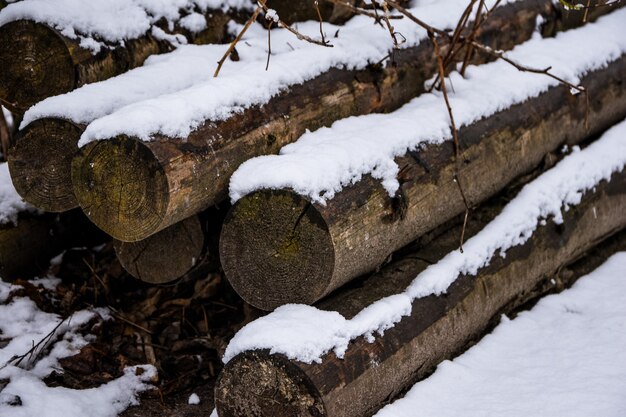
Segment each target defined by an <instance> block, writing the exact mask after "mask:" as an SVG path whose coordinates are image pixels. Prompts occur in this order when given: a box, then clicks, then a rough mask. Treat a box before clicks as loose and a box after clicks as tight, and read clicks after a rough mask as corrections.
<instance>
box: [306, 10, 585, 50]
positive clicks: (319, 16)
mask: <svg viewBox="0 0 626 417" xmlns="http://www.w3.org/2000/svg"><path fill="white" fill-rule="evenodd" d="M590 1H591V0H590ZM313 5H314V6H315V11H316V12H317V18H318V19H319V21H320V36H321V37H322V42H324V43H326V38H325V36H324V19H322V12H320V3H319V1H318V0H315V1H314V2H313Z"/></svg>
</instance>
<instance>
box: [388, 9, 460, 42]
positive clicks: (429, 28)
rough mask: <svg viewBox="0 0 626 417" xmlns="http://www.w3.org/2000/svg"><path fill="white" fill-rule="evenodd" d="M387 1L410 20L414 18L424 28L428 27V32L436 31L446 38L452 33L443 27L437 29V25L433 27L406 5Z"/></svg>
mask: <svg viewBox="0 0 626 417" xmlns="http://www.w3.org/2000/svg"><path fill="white" fill-rule="evenodd" d="M386 3H387V4H389V5H390V6H391V7H393V8H394V9H396V10H397V11H399V12H400V13H402V14H403V15H405V16H406V17H407V18H408V19H409V20H412V21H413V22H415V23H417V24H418V25H419V26H421V27H422V28H424V29H426V32H428V33H436V34H437V35H439V36H443V37H445V38H449V37H450V35H449V34H448V33H447V32H445V31H443V30H441V29H437V28H435V27H432V26H431V25H429V24H428V23H426V22H424V21H423V20H421V19H419V18H417V17H416V16H415V15H413V14H412V13H411V12H409V11H408V10H407V9H405V8H404V7H402V6H401V5H399V4H398V3H397V2H396V1H393V0H386Z"/></svg>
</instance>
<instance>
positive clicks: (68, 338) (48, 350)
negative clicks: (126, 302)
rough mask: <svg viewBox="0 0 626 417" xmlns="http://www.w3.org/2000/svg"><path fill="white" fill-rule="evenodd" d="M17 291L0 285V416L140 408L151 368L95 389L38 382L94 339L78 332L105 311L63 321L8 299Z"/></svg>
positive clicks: (98, 415) (105, 416)
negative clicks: (1, 385)
mask: <svg viewBox="0 0 626 417" xmlns="http://www.w3.org/2000/svg"><path fill="white" fill-rule="evenodd" d="M33 283H34V284H36V282H33ZM48 284H51V282H48ZM18 288H19V287H18V286H14V285H10V284H8V283H5V282H3V281H2V280H0V340H2V342H3V343H2V346H3V347H2V348H1V349H0V380H6V381H8V383H7V385H6V386H5V387H4V388H3V389H2V391H0V415H3V416H12V417H32V416H38V417H84V416H91V417H116V416H117V415H118V414H119V413H121V412H122V411H124V410H125V409H126V408H128V407H129V406H130V405H133V404H137V403H138V402H137V395H138V394H139V393H140V392H142V391H145V390H147V389H149V388H150V386H149V385H148V384H147V382H149V381H151V380H153V379H154V378H155V377H156V369H155V368H154V367H152V366H147V365H146V366H141V367H129V368H127V369H125V371H124V375H123V376H122V377H120V378H118V379H115V380H113V381H111V382H109V383H107V384H105V385H102V386H100V387H97V388H93V389H87V390H74V389H68V388H63V387H56V388H51V387H48V386H46V385H45V383H44V382H43V381H42V378H44V377H46V376H47V375H49V374H50V373H51V372H52V371H54V370H58V369H59V363H58V360H59V359H61V358H64V357H68V356H71V355H74V354H76V353H78V352H79V350H80V348H82V347H83V346H85V345H86V344H87V343H89V341H90V340H91V339H93V336H90V335H83V334H82V333H80V329H81V327H83V326H84V325H85V324H87V323H88V322H89V321H90V320H92V319H93V318H94V317H96V316H100V317H101V318H102V319H107V318H108V317H109V316H108V312H107V311H106V310H101V309H93V310H83V311H78V312H75V313H74V314H73V315H72V316H71V317H69V318H67V319H62V318H61V317H59V316H58V315H56V314H50V313H46V312H43V311H41V310H39V309H38V308H37V306H36V304H35V303H34V302H33V301H32V300H30V299H29V298H25V297H13V298H11V297H10V295H11V293H12V292H14V291H16V290H17V289H18ZM50 335H52V336H51V337H50ZM40 341H44V343H42V344H41V348H40V349H38V350H37V351H36V354H35V355H28V356H26V357H24V358H23V360H21V362H19V363H18V360H17V358H19V357H20V356H21V355H24V354H25V353H27V352H29V350H30V349H31V348H32V347H33V346H37V345H38V343H39V342H40ZM44 347H45V348H44ZM138 368H141V369H142V370H143V371H139V370H138Z"/></svg>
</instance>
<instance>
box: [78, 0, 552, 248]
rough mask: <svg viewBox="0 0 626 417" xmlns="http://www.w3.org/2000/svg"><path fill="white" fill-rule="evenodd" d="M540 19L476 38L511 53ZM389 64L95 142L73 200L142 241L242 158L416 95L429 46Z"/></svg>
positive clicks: (495, 23)
mask: <svg viewBox="0 0 626 417" xmlns="http://www.w3.org/2000/svg"><path fill="white" fill-rule="evenodd" d="M540 15H541V16H543V17H544V18H545V19H546V20H550V19H551V18H556V13H555V12H554V10H553V9H552V7H551V6H550V4H548V3H545V2H537V1H534V0H533V1H531V0H525V1H520V2H515V3H510V4H507V5H505V6H502V7H501V8H498V9H497V10H496V11H495V12H494V14H493V15H492V16H491V17H490V19H489V20H487V21H486V23H485V26H483V28H482V32H481V33H480V34H479V36H478V37H479V39H481V40H483V41H485V42H486V43H488V44H490V45H492V46H493V47H495V48H498V49H510V48H511V47H513V46H514V45H515V44H518V43H521V42H523V41H525V40H528V39H529V38H530V36H531V35H532V33H533V32H534V30H535V27H536V19H537V17H538V16H540ZM394 58H395V62H394V65H388V66H387V67H385V68H381V67H379V66H376V65H374V66H372V67H370V68H368V69H366V70H361V71H353V70H347V69H332V70H330V71H328V72H327V73H324V74H322V75H320V76H318V77H317V78H315V79H313V80H311V81H309V82H306V83H304V84H302V85H296V86H293V87H292V88H290V90H289V91H287V92H285V93H283V94H280V95H278V96H277V97H275V98H274V99H272V100H270V102H269V103H267V104H266V105H263V106H257V107H252V108H250V109H248V110H246V111H243V112H241V113H239V114H237V115H235V116H233V117H231V118H230V119H228V120H225V121H222V122H216V123H213V122H211V121H206V122H205V123H204V124H203V125H201V126H200V127H198V128H197V129H196V130H194V131H193V132H192V133H191V134H190V135H189V136H188V137H187V138H184V139H180V138H172V137H165V136H159V135H157V136H156V137H155V138H154V139H153V140H151V141H150V142H144V141H141V140H139V139H137V138H132V137H126V136H119V137H116V138H112V139H110V140H103V141H96V142H93V143H91V144H89V145H87V146H85V147H84V148H83V149H82V150H81V152H80V153H79V154H78V155H77V157H76V158H75V159H74V161H73V166H72V182H73V186H74V192H75V195H76V197H77V199H78V202H79V204H80V206H81V207H82V208H83V210H84V211H85V212H86V214H87V216H88V217H89V218H90V219H91V220H92V221H93V222H94V223H95V224H96V225H98V226H99V227H100V228H102V229H103V230H104V231H106V232H107V233H108V234H110V235H111V236H113V237H115V238H116V239H119V240H123V241H136V240H141V239H145V238H146V237H148V236H150V235H152V234H154V233H156V232H158V231H159V230H162V229H164V228H165V227H168V226H169V225H172V224H174V223H176V222H178V221H181V220H182V219H185V218H187V217H189V216H191V215H193V214H194V213H197V212H200V211H202V210H204V209H206V208H207V207H209V206H211V205H213V204H215V203H217V202H220V201H221V200H223V199H225V198H226V196H227V189H228V182H229V179H230V175H231V174H232V173H233V172H234V171H235V169H236V168H237V167H238V166H239V165H240V164H241V163H243V162H245V161H246V160H248V159H250V158H252V157H254V156H258V155H261V154H270V153H276V152H278V150H279V149H280V148H281V147H283V146H284V145H286V144H288V143H290V142H293V141H294V140H296V139H297V138H298V137H299V136H300V135H302V134H303V133H304V132H305V130H306V129H310V130H315V129H317V128H319V127H322V126H328V125H330V124H332V123H333V122H334V121H336V120H338V119H341V118H344V117H348V116H351V115H359V114H366V113H371V112H388V111H391V110H395V109H397V108H399V107H400V106H401V105H403V104H405V103H406V102H408V101H409V100H410V99H411V98H413V97H415V96H416V95H418V94H420V93H422V92H423V91H424V82H425V80H427V79H428V78H430V77H431V76H432V75H433V74H435V73H436V64H435V60H434V59H432V58H433V51H432V47H431V45H430V44H429V42H422V43H421V44H420V45H419V46H417V47H414V48H406V49H400V50H397V51H395V52H394ZM480 60H482V61H483V62H484V61H486V60H487V57H481V58H480ZM287 116H288V118H287ZM120 187H124V189H125V192H123V193H122V192H120V189H121V188H120Z"/></svg>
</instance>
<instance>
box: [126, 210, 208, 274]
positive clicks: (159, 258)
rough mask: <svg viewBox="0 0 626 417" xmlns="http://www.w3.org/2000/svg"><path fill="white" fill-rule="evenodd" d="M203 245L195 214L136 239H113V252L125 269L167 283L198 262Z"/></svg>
mask: <svg viewBox="0 0 626 417" xmlns="http://www.w3.org/2000/svg"><path fill="white" fill-rule="evenodd" d="M204 247H205V241H204V231H203V229H202V223H201V222H200V220H199V218H198V216H192V217H190V218H188V219H186V220H184V221H182V222H179V223H176V224H174V225H173V226H170V227H168V228H166V229H164V230H162V231H160V232H159V233H157V234H155V235H152V236H150V237H149V238H147V239H144V240H141V241H139V242H121V241H116V242H115V252H116V254H117V258H118V259H119V261H120V263H121V264H122V266H123V267H124V269H126V271H128V272H129V273H130V274H131V275H132V276H134V277H135V278H137V279H140V280H142V281H144V282H147V283H150V284H167V283H169V282H172V281H175V280H177V279H179V278H180V277H182V276H183V275H185V274H186V273H187V272H189V270H190V269H191V268H193V267H194V266H195V265H196V264H197V263H198V262H200V260H201V258H202V257H203V255H204Z"/></svg>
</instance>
